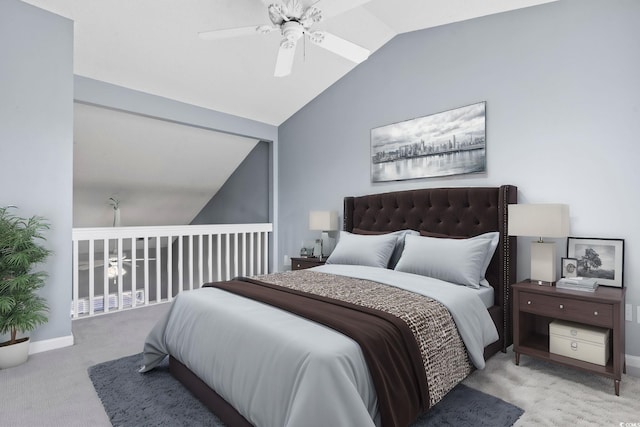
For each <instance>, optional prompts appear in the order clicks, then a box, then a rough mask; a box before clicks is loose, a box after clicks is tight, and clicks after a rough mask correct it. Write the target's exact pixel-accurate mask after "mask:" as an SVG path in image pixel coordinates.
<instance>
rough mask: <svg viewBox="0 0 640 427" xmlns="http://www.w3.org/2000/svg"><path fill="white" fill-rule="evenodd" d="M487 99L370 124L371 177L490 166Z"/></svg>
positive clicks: (423, 175)
mask: <svg viewBox="0 0 640 427" xmlns="http://www.w3.org/2000/svg"><path fill="white" fill-rule="evenodd" d="M485 134H486V102H484V101H483V102H478V103H477V104H472V105H468V106H466V107H460V108H456V109H453V110H448V111H444V112H441V113H435V114H431V115H428V116H424V117H418V118H416V119H411V120H406V121H403V122H398V123H393V124H390V125H386V126H381V127H377V128H374V129H372V130H371V181H372V182H384V181H400V180H407V179H418V178H433V177H440V176H449V175H461V174H468V173H481V172H485V171H486V164H487V162H486V136H485Z"/></svg>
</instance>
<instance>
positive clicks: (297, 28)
mask: <svg viewBox="0 0 640 427" xmlns="http://www.w3.org/2000/svg"><path fill="white" fill-rule="evenodd" d="M304 31H305V30H304V27H303V26H302V24H300V23H299V22H296V21H288V22H285V23H284V24H282V35H283V36H284V39H283V40H282V43H281V46H282V47H285V48H288V49H289V48H294V47H295V46H296V42H297V41H298V40H300V37H302V36H303V35H304Z"/></svg>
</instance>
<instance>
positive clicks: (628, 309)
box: [624, 304, 640, 322]
mask: <svg viewBox="0 0 640 427" xmlns="http://www.w3.org/2000/svg"><path fill="white" fill-rule="evenodd" d="M638 308H640V307H638ZM624 320H626V321H627V322H633V306H632V305H631V304H625V306H624Z"/></svg>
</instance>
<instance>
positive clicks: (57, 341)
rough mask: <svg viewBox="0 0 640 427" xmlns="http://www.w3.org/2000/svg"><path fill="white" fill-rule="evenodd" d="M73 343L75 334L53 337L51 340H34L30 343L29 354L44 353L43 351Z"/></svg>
mask: <svg viewBox="0 0 640 427" xmlns="http://www.w3.org/2000/svg"><path fill="white" fill-rule="evenodd" d="M72 345H73V335H67V336H66V337H58V338H51V339H49V340H41V341H32V342H31V343H29V354H36V353H42V352H43V351H49V350H56V349H58V348H63V347H69V346H72Z"/></svg>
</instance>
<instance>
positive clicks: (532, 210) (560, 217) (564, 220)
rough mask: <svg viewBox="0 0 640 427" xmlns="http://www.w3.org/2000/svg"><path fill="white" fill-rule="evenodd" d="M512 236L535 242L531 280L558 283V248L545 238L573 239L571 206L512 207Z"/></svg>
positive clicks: (510, 216) (510, 218) (532, 248)
mask: <svg viewBox="0 0 640 427" xmlns="http://www.w3.org/2000/svg"><path fill="white" fill-rule="evenodd" d="M508 231H509V235H510V236H533V237H538V241H532V242H531V280H533V281H537V282H538V284H542V283H543V282H548V283H551V282H555V281H556V244H555V242H543V241H542V238H543V237H550V238H552V237H556V238H557V237H567V236H568V235H569V205H563V204H522V205H518V204H515V205H509V230H508Z"/></svg>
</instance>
